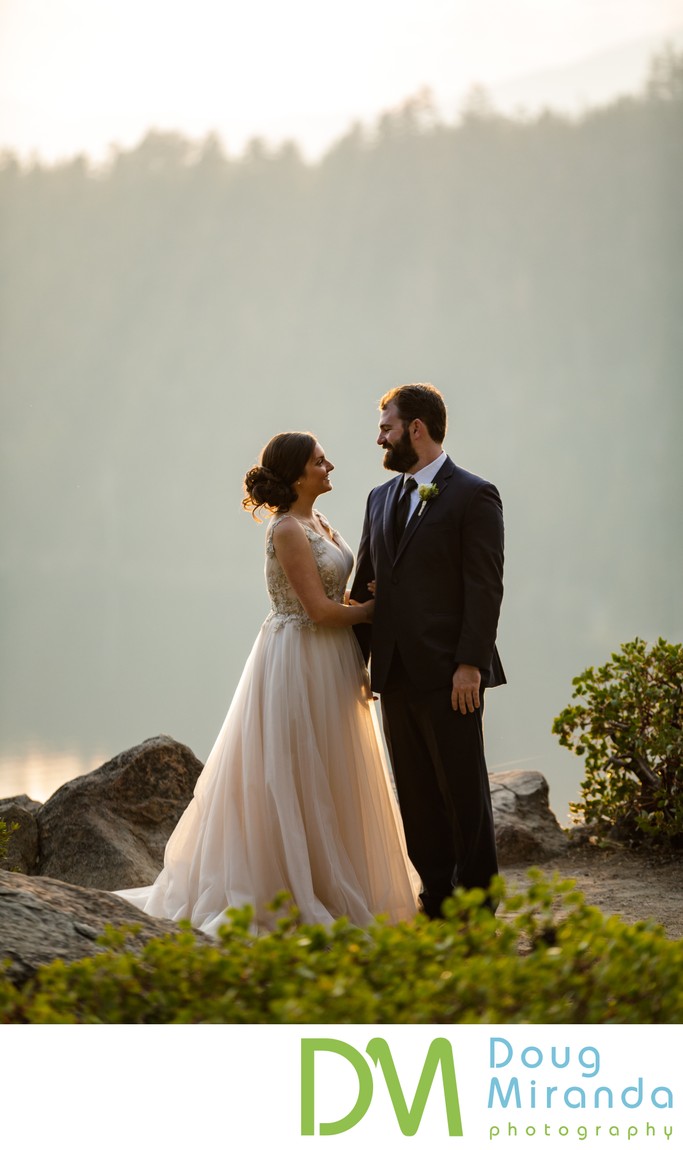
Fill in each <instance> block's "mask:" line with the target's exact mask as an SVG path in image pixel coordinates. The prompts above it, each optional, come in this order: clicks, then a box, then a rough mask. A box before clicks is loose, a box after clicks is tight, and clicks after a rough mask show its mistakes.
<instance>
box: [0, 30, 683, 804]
mask: <svg viewBox="0 0 683 1150" xmlns="http://www.w3.org/2000/svg"><path fill="white" fill-rule="evenodd" d="M682 204H683V57H678V56H676V55H675V54H674V53H673V52H671V51H669V52H663V53H662V55H661V56H660V57H659V58H658V59H657V60H655V61H654V63H653V68H652V73H651V78H650V82H649V84H648V86H647V88H646V90H644V91H643V93H642V94H641V95H640V96H638V97H634V98H629V99H623V100H620V101H619V102H618V103H615V104H613V105H612V106H609V107H606V108H602V109H595V110H589V111H587V112H586V113H585V115H584V116H583V117H582V118H581V119H580V120H568V119H563V118H561V117H559V116H557V115H551V114H545V115H543V116H540V117H536V118H533V119H531V118H524V117H522V116H520V117H519V118H516V119H512V118H508V117H504V116H502V115H500V114H498V113H497V112H496V110H495V109H494V108H492V107H491V106H490V105H489V104H488V102H487V100H486V97H485V95H483V94H479V95H478V96H473V97H472V99H471V100H470V102H469V104H468V106H467V108H466V109H465V110H464V112H463V115H462V118H460V119H459V120H458V122H457V123H453V124H446V123H443V122H441V121H440V120H439V118H438V117H437V115H436V114H435V112H434V109H433V107H432V106H431V103H430V100H429V97H428V95H427V94H421V95H419V96H417V97H415V98H414V99H413V100H411V101H409V102H408V103H407V104H406V105H405V106H404V107H402V108H399V109H397V110H395V111H392V112H391V113H389V114H387V115H386V116H384V117H383V118H382V119H381V120H380V121H379V122H378V123H377V124H376V125H375V127H374V128H373V130H371V131H370V130H367V129H362V128H360V127H356V128H351V129H350V130H349V132H348V134H347V135H346V136H345V137H344V138H343V139H341V140H340V141H339V143H338V144H337V145H336V146H335V147H334V148H333V149H332V150H331V151H330V152H329V153H328V154H327V155H326V156H325V157H324V158H323V159H322V160H321V161H319V162H318V163H316V164H308V163H305V162H304V161H303V159H302V158H301V157H300V156H299V154H298V153H297V151H296V149H295V148H294V147H293V146H289V147H286V148H282V149H278V150H276V151H269V150H268V149H267V148H266V147H265V146H264V145H263V144H261V143H259V142H258V141H255V142H254V143H253V144H252V146H251V147H250V149H249V150H248V151H247V152H246V153H245V154H244V155H243V156H240V157H239V158H235V157H229V156H227V155H225V154H224V152H223V151H222V150H221V147H220V146H219V143H218V141H216V140H214V139H207V140H205V141H202V142H199V143H197V142H193V141H189V140H185V139H183V138H181V137H179V136H174V135H162V134H155V133H153V134H150V135H149V136H148V137H147V138H146V139H145V140H144V141H143V142H142V143H141V144H140V146H139V147H137V148H136V149H135V150H133V151H125V152H124V151H121V152H114V153H113V154H112V156H111V160H110V162H109V163H108V164H107V165H106V166H105V167H103V168H100V169H97V170H93V169H90V168H89V167H88V165H87V164H86V163H85V161H83V160H78V161H74V162H73V163H69V164H65V165H62V166H58V167H44V166H40V165H34V166H29V167H22V166H20V165H19V164H18V163H17V162H16V160H15V159H14V158H13V157H12V156H11V155H6V156H4V158H3V161H2V166H1V169H0V222H1V227H2V234H1V239H0V262H1V265H2V269H3V273H2V299H1V305H0V323H1V328H2V331H1V335H2V347H1V351H0V364H1V372H2V380H3V392H2V395H3V397H2V413H1V423H0V435H1V437H2V492H1V499H2V505H1V529H2V539H3V546H2V555H1V557H0V575H1V579H2V584H1V587H2V603H3V619H4V622H3V631H4V635H3V648H2V665H1V667H0V673H1V677H2V679H1V681H2V691H1V692H0V697H1V699H2V702H1V703H0V722H1V728H2V738H3V745H2V746H1V747H0V752H4V753H6V752H8V751H9V750H14V749H15V748H17V747H19V748H21V747H22V746H25V745H28V744H30V743H39V744H42V745H45V746H51V747H57V748H59V747H69V748H83V749H87V750H90V749H98V750H99V749H102V750H104V751H112V752H113V751H116V750H118V749H121V748H122V747H123V746H124V745H129V744H130V743H132V742H134V741H136V740H137V739H139V738H144V737H146V736H147V735H152V734H155V733H157V732H158V731H159V730H162V729H163V730H165V731H166V732H167V733H169V734H172V735H174V736H175V737H177V738H180V739H184V740H186V741H188V742H190V744H191V745H192V746H193V749H194V750H195V751H196V753H198V754H199V755H200V756H201V755H204V754H206V752H207V750H208V749H209V747H210V744H211V741H212V738H213V736H214V735H215V733H216V732H217V728H218V725H219V724H220V721H221V720H222V715H223V711H224V708H225V706H227V702H228V701H229V698H230V694H231V692H232V689H233V687H234V685H235V683H236V679H237V676H238V675H239V672H240V670H241V666H242V664H243V661H244V658H245V655H246V653H247V651H248V649H249V646H250V644H251V641H252V640H253V638H254V635H255V632H256V629H257V627H258V625H259V622H260V620H261V618H262V617H263V615H264V614H265V611H266V609H267V607H266V603H265V594H264V591H263V588H262V582H261V574H260V569H261V563H262V550H261V549H262V543H263V536H262V532H259V530H258V529H257V528H255V527H254V526H253V524H252V523H251V522H250V520H249V518H248V517H247V516H246V515H244V513H243V512H242V511H241V509H240V506H239V504H240V499H241V491H240V483H241V478H242V476H243V474H244V472H245V471H246V470H247V468H248V467H249V466H250V465H251V464H252V463H253V461H254V458H255V456H256V454H257V452H258V450H259V449H260V447H261V446H262V444H263V443H264V442H265V441H266V440H267V439H268V438H269V436H270V435H272V434H273V433H274V432H276V431H278V430H283V429H287V428H290V427H298V428H304V427H306V428H308V427H310V428H311V429H312V430H314V431H315V433H316V434H317V435H318V437H319V438H320V439H321V441H322V442H323V445H324V446H325V447H326V448H327V450H328V453H329V454H330V456H331V458H332V459H333V461H334V462H335V463H336V465H337V470H336V473H335V475H334V476H333V479H334V480H335V491H334V492H333V494H331V495H330V496H329V497H328V499H329V502H328V503H327V504H326V506H325V508H324V510H325V511H326V513H328V514H329V515H330V517H331V518H333V519H334V520H335V521H336V522H337V523H338V524H339V526H340V527H341V529H342V532H343V534H344V535H345V536H346V537H347V539H348V541H349V542H350V543H351V544H352V546H354V547H355V546H356V544H357V541H358V535H359V532H360V526H361V520H362V514H363V506H364V500H365V496H366V493H367V490H368V489H369V488H370V487H371V486H373V485H374V484H375V483H377V482H381V481H382V480H383V478H384V477H385V473H383V472H382V470H381V465H380V458H381V456H380V452H379V449H378V448H377V447H376V446H375V443H374V439H375V434H376V420H377V412H376V403H377V399H378V398H379V396H380V395H381V394H382V393H383V391H384V390H385V389H386V388H387V387H389V386H392V385H393V384H396V383H404V382H409V381H411V380H418V379H420V380H430V381H431V382H432V383H434V384H435V385H436V386H438V387H439V388H440V389H441V390H442V391H443V392H444V394H445V396H446V399H447V402H448V405H449V411H450V429H449V435H448V438H447V443H446V446H447V448H448V449H449V451H450V453H451V454H452V455H453V456H454V457H455V458H456V459H457V460H458V462H460V463H462V464H463V465H464V466H466V467H469V468H470V469H471V470H474V471H478V472H481V473H483V474H485V475H487V477H489V478H491V479H492V480H493V481H494V482H496V483H497V484H498V485H499V487H500V490H501V494H502V496H503V501H504V506H505V511H506V524H507V534H508V553H507V554H508V558H507V564H508V569H507V587H506V599H505V604H504V617H503V620H502V624H501V635H500V646H501V653H502V656H503V661H504V663H505V664H506V669H507V671H508V676H509V679H510V686H509V687H507V688H505V691H504V692H502V691H501V692H499V693H497V697H496V699H495V701H493V700H492V702H491V705H490V712H491V718H490V723H491V735H490V755H489V757H490V760H491V765H492V766H496V765H498V764H502V763H504V762H508V761H510V760H516V759H518V758H519V759H522V758H528V759H529V760H530V761H529V765H530V766H532V767H534V768H537V769H541V770H546V772H547V768H548V761H547V755H548V754H549V753H550V752H549V748H550V747H551V740H550V736H549V730H550V724H551V721H552V718H553V716H554V714H555V713H557V711H558V710H559V709H560V708H561V707H562V706H563V705H564V704H565V702H566V701H567V699H568V697H569V693H570V680H571V676H572V675H573V674H576V673H578V672H579V671H580V670H581V669H582V668H583V666H585V665H586V664H587V663H588V662H596V661H598V662H602V661H604V659H605V658H606V657H607V656H608V655H609V653H610V652H611V651H612V650H614V649H615V648H616V647H617V646H618V645H619V644H620V643H621V642H622V641H624V640H626V639H629V638H631V637H633V636H634V635H635V634H639V635H642V636H643V637H644V638H646V639H651V638H654V637H656V636H657V635H659V634H664V635H665V636H666V637H667V638H669V639H670V640H672V641H673V640H680V639H681V638H682V637H683V634H682V632H681V628H682V627H683V619H682V615H681V597H680V596H681V592H680V583H681V570H682V562H681V560H682V558H683V546H682V543H681V531H680V505H681V495H682V494H683V492H682V483H681V479H682V473H683V466H682V464H681V448H680V438H681V407H682V405H683V400H682V393H683V258H682V257H683V212H682V210H681V205H682ZM560 754H561V755H564V756H565V757H566V756H567V752H560ZM544 756H546V758H545V759H544ZM531 760H533V761H531ZM562 762H563V763H564V759H563V760H562ZM570 767H571V764H568V768H567V771H566V774H567V776H570V775H571V770H570V769H569V768H570ZM575 777H576V776H575V775H571V779H572V780H573V779H575ZM564 785H565V784H564V783H562V784H561V785H560V786H564ZM569 789H570V790H571V791H572V793H573V790H574V782H571V785H570V788H569ZM561 793H562V795H563V796H564V793H565V792H564V791H561Z"/></svg>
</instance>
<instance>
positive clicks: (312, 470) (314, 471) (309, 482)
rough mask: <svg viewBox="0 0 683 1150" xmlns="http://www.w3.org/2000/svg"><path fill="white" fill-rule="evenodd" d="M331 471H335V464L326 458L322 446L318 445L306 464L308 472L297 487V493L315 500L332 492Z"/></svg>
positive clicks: (305, 472)
mask: <svg viewBox="0 0 683 1150" xmlns="http://www.w3.org/2000/svg"><path fill="white" fill-rule="evenodd" d="M331 471H334V466H333V464H331V463H330V461H329V459H326V458H325V452H324V451H323V449H322V447H321V446H320V444H319V443H316V445H315V447H314V449H313V454H312V455H311V458H310V459H309V461H308V463H307V464H306V470H305V471H304V473H303V475H302V476H301V479H300V481H299V484H298V485H297V491H298V492H299V493H300V494H302V495H310V496H311V498H313V499H315V498H316V497H317V496H318V495H323V494H324V492H325V491H331V490H332V484H331V483H330V479H329V475H330V472H331Z"/></svg>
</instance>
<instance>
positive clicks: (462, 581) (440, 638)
mask: <svg viewBox="0 0 683 1150" xmlns="http://www.w3.org/2000/svg"><path fill="white" fill-rule="evenodd" d="M402 479H403V477H402V476H401V475H398V476H396V478H395V479H392V480H390V481H389V482H388V483H384V484H382V486H381V487H376V488H375V489H374V490H373V491H371V492H370V495H369V497H368V502H367V508H366V514H365V522H364V524H363V533H362V538H361V542H360V546H359V549H358V557H357V563H356V574H355V578H354V581H353V587H352V590H351V597H352V598H353V599H356V600H357V601H358V602H363V601H364V600H366V599H368V598H369V592H368V590H367V584H368V583H369V582H370V581H371V580H375V582H376V584H377V586H376V590H375V599H376V606H375V615H374V620H373V623H372V626H371V627H370V626H360V627H357V628H355V630H356V635H357V638H358V641H359V643H360V645H361V649H362V651H363V654H364V656H365V658H366V660H367V659H368V658H369V659H370V671H371V679H372V686H373V688H374V690H376V691H380V692H381V691H382V688H383V687H384V685H385V684H386V681H387V676H388V674H389V668H390V666H391V663H392V659H393V656H394V649H395V648H396V647H398V651H399V654H400V657H401V660H402V662H403V665H404V667H405V669H406V672H407V673H408V675H409V677H410V679H411V680H412V681H413V682H414V684H415V686H416V687H418V688H421V689H423V690H433V689H436V688H438V687H444V686H447V685H449V684H450V683H451V681H452V677H453V672H454V671H455V669H456V667H457V665H458V664H459V663H469V664H471V665H472V666H475V667H479V668H480V670H481V673H482V684H483V686H487V687H493V686H496V685H497V684H500V683H504V682H505V681H506V680H505V673H504V671H503V668H502V665H501V662H500V658H499V656H498V652H497V650H496V646H495V640H496V631H497V627H498V616H499V613H500V605H501V600H502V598H503V510H502V504H501V500H500V496H499V494H498V491H497V490H496V488H495V487H494V486H493V484H491V483H488V482H487V481H486V480H485V479H480V478H479V476H477V475H472V474H470V472H468V471H463V469H462V468H461V467H456V465H455V464H454V463H453V460H452V459H449V458H447V459H446V461H445V462H444V464H443V466H442V467H441V469H440V470H439V472H438V474H437V475H436V478H435V480H434V482H435V484H436V486H437V487H438V489H439V494H438V495H437V496H435V497H434V498H433V499H430V500H428V501H427V502H426V504H425V505H424V507H423V510H422V513H421V514H420V515H418V511H419V507H418V509H417V510H416V511H415V512H413V514H412V516H411V517H410V520H409V521H408V525H407V527H406V530H405V533H404V535H403V538H402V540H401V543H400V545H399V548H398V551H395V548H394V540H393V522H394V510H395V506H396V501H397V499H398V496H399V493H400V490H401V484H402Z"/></svg>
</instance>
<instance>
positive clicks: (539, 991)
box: [0, 871, 683, 1024]
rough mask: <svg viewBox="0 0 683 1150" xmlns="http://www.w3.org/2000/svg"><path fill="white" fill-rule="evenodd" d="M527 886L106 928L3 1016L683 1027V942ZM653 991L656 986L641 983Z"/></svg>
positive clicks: (5, 1002) (46, 971)
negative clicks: (320, 921) (338, 911)
mask: <svg viewBox="0 0 683 1150" xmlns="http://www.w3.org/2000/svg"><path fill="white" fill-rule="evenodd" d="M529 878H530V886H529V888H528V890H527V891H526V892H524V893H517V894H511V895H506V894H505V889H504V885H503V883H502V881H501V880H500V879H499V880H497V885H496V888H495V889H496V893H497V895H498V896H499V897H501V898H502V902H501V906H500V909H499V913H498V916H497V917H496V918H494V917H493V916H492V915H490V914H489V913H488V912H487V911H485V910H484V909H482V907H481V902H482V899H483V892H481V891H470V892H468V893H459V894H458V895H457V896H456V897H455V898H454V899H453V900H452V901H451V904H450V909H449V915H448V918H447V919H446V920H445V921H440V922H431V921H428V920H426V919H424V918H422V917H420V918H419V919H417V920H416V921H415V922H412V923H404V924H401V925H398V926H388V925H386V924H382V923H381V922H378V923H377V924H376V925H373V926H372V927H371V928H369V929H367V930H361V929H359V928H356V927H352V926H349V924H348V923H346V922H344V921H340V922H338V923H337V924H335V925H334V926H333V927H332V928H329V929H328V928H324V927H321V926H302V925H300V924H298V923H297V921H296V914H295V912H294V911H291V912H287V911H286V909H285V910H283V911H282V918H281V919H280V921H279V925H278V928H277V929H276V930H275V931H274V932H273V933H272V934H270V935H266V936H262V937H254V935H253V934H252V933H251V932H250V913H249V912H248V911H237V912H232V914H231V916H230V922H229V924H228V925H227V926H226V927H225V928H224V930H223V932H222V935H221V938H220V940H219V942H218V944H217V945H213V944H210V943H207V942H203V941H198V940H197V938H196V936H195V935H194V934H193V933H192V932H191V931H190V930H189V928H188V929H186V930H184V931H183V932H181V933H180V934H178V935H174V936H166V937H164V938H162V939H158V940H155V941H152V942H149V943H148V944H146V945H145V947H144V948H143V949H142V950H141V951H139V952H137V953H133V952H131V950H130V949H126V947H127V935H126V933H125V932H121V931H113V930H110V931H109V933H108V936H107V947H108V949H107V950H106V951H104V952H102V953H100V954H98V955H96V956H94V957H92V958H87V959H82V960H81V961H78V962H74V963H71V964H70V965H66V964H64V963H63V962H61V961H55V962H53V963H51V964H50V965H49V966H46V967H43V968H42V969H41V970H40V971H39V972H38V973H37V974H36V976H35V977H34V978H33V979H31V980H30V981H29V982H28V983H26V984H25V985H24V986H23V988H22V989H21V990H17V989H15V988H13V987H12V986H11V985H10V984H9V983H8V982H7V981H6V980H4V979H0V1021H2V1022H9V1023H67V1024H70V1023H154V1024H159V1023H320V1024H334V1023H371V1024H385V1023H392V1024H393V1023H438V1024H445V1023H457V1022H463V1023H481V1022H483V1023H518V1022H527V1023H603V1022H607V1023H652V1022H660V1023H668V1024H671V1023H683V944H681V943H680V942H675V941H672V940H670V939H667V938H666V936H665V934H664V932H663V930H662V928H661V927H658V926H656V925H654V924H648V923H641V924H639V925H636V926H630V925H627V924H625V923H623V922H622V921H621V920H619V919H617V918H605V917H604V916H603V915H602V914H601V913H600V912H599V911H598V910H596V909H594V908H591V907H588V906H587V905H586V904H585V901H584V898H583V896H582V895H581V894H580V893H578V892H577V891H575V890H574V889H573V884H572V883H571V882H569V883H568V882H566V881H565V882H559V881H558V880H556V879H554V880H552V881H546V880H545V879H544V878H543V876H542V875H541V873H540V872H538V871H531V872H529ZM643 987H647V994H643Z"/></svg>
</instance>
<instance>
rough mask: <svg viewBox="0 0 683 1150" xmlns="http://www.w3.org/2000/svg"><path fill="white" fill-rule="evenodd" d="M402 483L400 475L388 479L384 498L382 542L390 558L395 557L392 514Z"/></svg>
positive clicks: (393, 514)
mask: <svg viewBox="0 0 683 1150" xmlns="http://www.w3.org/2000/svg"><path fill="white" fill-rule="evenodd" d="M402 483H403V476H402V475H398V476H397V477H396V479H392V480H390V481H389V483H388V484H387V488H388V490H387V497H386V499H385V500H384V518H383V522H382V527H383V530H384V542H385V544H386V548H387V551H388V552H389V555H390V556H391V558H392V559H394V558H395V547H394V516H395V514H396V504H397V503H398V498H399V495H400V492H401V485H402Z"/></svg>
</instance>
